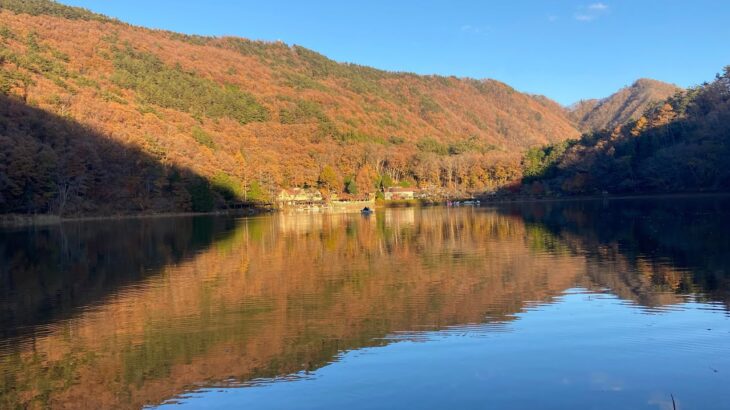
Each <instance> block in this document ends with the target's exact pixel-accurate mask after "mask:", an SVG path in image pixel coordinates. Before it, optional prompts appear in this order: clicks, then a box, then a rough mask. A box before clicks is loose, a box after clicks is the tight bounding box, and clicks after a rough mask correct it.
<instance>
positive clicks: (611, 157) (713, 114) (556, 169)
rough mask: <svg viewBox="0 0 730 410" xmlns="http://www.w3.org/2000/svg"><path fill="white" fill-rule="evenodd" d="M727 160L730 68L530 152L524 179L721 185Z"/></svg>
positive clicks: (591, 188)
mask: <svg viewBox="0 0 730 410" xmlns="http://www.w3.org/2000/svg"><path fill="white" fill-rule="evenodd" d="M728 161H730V66H728V67H726V68H725V70H724V72H723V73H722V74H720V75H718V76H717V78H716V79H715V80H714V81H712V82H711V83H706V84H703V85H701V86H698V87H695V88H691V89H689V90H686V91H678V92H677V93H675V94H674V95H673V96H672V97H670V98H668V99H667V100H666V101H664V102H663V103H661V104H658V105H656V106H653V107H651V108H650V109H648V110H647V111H645V112H644V114H643V115H642V116H640V117H639V118H638V119H636V120H634V121H630V122H628V123H626V124H624V125H621V126H617V127H615V128H613V129H607V130H603V131H598V132H593V133H588V134H585V135H583V137H582V138H581V139H580V140H575V141H566V142H562V143H559V144H552V145H548V146H545V147H542V148H533V149H531V150H529V151H528V152H527V154H526V155H525V157H524V158H523V170H524V173H525V178H524V180H523V182H524V183H525V189H526V190H528V191H530V192H532V193H535V194H543V193H545V192H546V191H548V192H552V193H563V194H590V193H599V192H604V193H650V192H697V191H726V190H728V189H730V169H728V167H727V164H728Z"/></svg>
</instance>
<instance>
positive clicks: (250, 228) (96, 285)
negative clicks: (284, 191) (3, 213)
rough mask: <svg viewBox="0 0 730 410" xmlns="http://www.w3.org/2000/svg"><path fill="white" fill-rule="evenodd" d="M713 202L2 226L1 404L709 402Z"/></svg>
mask: <svg viewBox="0 0 730 410" xmlns="http://www.w3.org/2000/svg"><path fill="white" fill-rule="evenodd" d="M728 227H730V199H728V198H727V197H715V198H694V199H692V198H688V199H677V198H672V199H662V200H622V201H617V200H616V201H584V202H565V203H542V204H523V205H509V206H500V207H494V208H459V209H447V208H427V209H399V210H383V211H379V212H377V213H376V214H374V215H372V216H369V217H364V216H362V215H359V214H335V215H333V214H313V215H309V214H295V215H287V214H276V215H270V216H263V217H254V218H227V217H226V218H223V217H198V218H161V219H157V220H153V219H141V220H127V221H103V222H100V221H96V222H85V223H69V224H63V225H61V226H56V227H47V228H36V229H28V230H13V231H5V232H2V233H0V408H16V407H20V408H23V407H30V408H44V407H53V408H89V409H92V408H139V407H142V406H151V407H157V406H160V407H162V408H166V407H167V406H170V407H176V408H177V407H183V408H186V407H189V408H252V409H258V408H261V409H283V408H302V409H307V408H311V409H321V408H351V409H370V408H386V409H390V408H392V409H399V408H408V407H410V408H445V407H449V406H455V408H475V409H477V408H479V409H481V408H500V409H522V408H541V409H564V408H593V409H617V408H621V409H671V408H672V401H671V400H672V399H671V397H672V395H673V396H674V397H675V399H676V402H677V407H678V408H683V409H725V408H728V407H727V399H726V397H725V390H726V386H727V385H730V316H729V315H728V306H730V293H729V292H728V291H729V290H730V233H728V229H727V228H728Z"/></svg>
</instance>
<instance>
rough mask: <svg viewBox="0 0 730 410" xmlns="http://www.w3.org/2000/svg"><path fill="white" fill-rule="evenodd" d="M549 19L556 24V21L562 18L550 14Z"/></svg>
mask: <svg viewBox="0 0 730 410" xmlns="http://www.w3.org/2000/svg"><path fill="white" fill-rule="evenodd" d="M547 19H548V21H549V22H551V23H555V22H556V21H558V20H560V17H558V16H556V15H554V14H548V16H547Z"/></svg>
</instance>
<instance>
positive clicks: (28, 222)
mask: <svg viewBox="0 0 730 410" xmlns="http://www.w3.org/2000/svg"><path fill="white" fill-rule="evenodd" d="M252 210H253V212H251V211H252ZM269 212H271V211H270V210H269V209H267V208H250V209H247V210H242V209H235V210H220V211H211V212H161V213H139V214H118V215H87V216H71V217H62V216H59V215H49V214H38V215H22V214H4V215H0V228H24V227H30V226H51V225H57V224H62V223H65V222H88V221H106V220H124V219H151V218H179V217H190V216H222V215H234V216H256V215H260V214H264V213H269Z"/></svg>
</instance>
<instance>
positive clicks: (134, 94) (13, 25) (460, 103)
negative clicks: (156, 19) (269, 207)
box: [0, 0, 581, 214]
mask: <svg viewBox="0 0 730 410" xmlns="http://www.w3.org/2000/svg"><path fill="white" fill-rule="evenodd" d="M0 16H2V20H1V21H2V23H0V51H1V54H0V94H5V95H7V96H9V97H10V98H12V99H14V101H15V102H14V103H13V104H14V105H15V106H16V107H21V105H23V104H25V105H27V106H28V107H27V108H22V107H21V108H18V109H19V110H20V112H25V113H32V114H29V116H28V117H26V118H25V119H24V121H28V122H29V123H31V124H32V123H33V121H36V120H37V118H36V117H38V116H39V115H40V114H33V113H38V112H39V111H38V110H40V111H45V112H48V113H50V114H52V115H48V116H46V115H40V116H41V117H42V118H43V120H44V121H47V122H50V123H47V124H45V125H44V127H47V128H55V127H57V126H56V124H53V122H63V123H65V122H67V121H72V122H74V123H76V124H77V125H78V127H81V128H83V129H90V130H93V133H86V134H85V135H89V136H94V137H93V138H87V139H85V140H84V141H85V142H84V144H82V145H83V146H76V145H74V144H76V142H75V141H74V140H71V139H68V138H66V139H63V138H62V139H61V140H63V141H66V142H65V143H60V142H58V141H55V142H54V140H53V139H46V138H45V137H44V136H43V135H40V134H38V133H33V132H30V131H28V126H21V127H18V126H15V125H17V124H15V123H16V122H17V121H18V119H17V118H14V117H13V115H12V112H10V111H9V112H6V113H5V114H3V116H2V118H0V121H2V123H4V124H6V125H5V127H4V131H3V128H0V131H2V132H3V133H4V134H5V135H2V133H0V135H2V136H3V137H4V138H5V140H6V141H7V142H6V144H7V145H6V147H10V146H17V147H21V148H22V149H10V148H5V149H3V151H4V152H3V154H4V155H5V157H6V162H7V163H13V161H19V163H25V162H27V161H31V162H32V161H37V160H38V159H39V158H38V157H37V155H38V154H37V153H38V152H47V153H49V155H50V154H52V155H50V157H52V158H54V160H53V161H55V162H54V163H53V166H52V168H51V169H49V170H47V172H46V173H45V174H43V175H40V174H38V172H39V170H37V169H33V168H28V169H25V168H23V171H22V172H18V171H17V170H15V172H14V173H13V174H12V175H11V176H6V177H5V178H4V179H2V180H0V212H4V213H7V212H20V213H25V212H33V213H49V212H60V211H59V208H60V207H59V202H60V200H61V197H62V196H63V195H65V194H64V192H66V193H69V192H70V193H71V194H72V195H71V197H70V198H64V201H63V202H64V206H63V207H61V208H63V210H64V213H66V214H109V213H130V212H135V213H136V212H170V211H191V210H192V211H206V210H212V209H214V208H216V207H226V206H228V205H229V204H230V203H231V202H239V201H248V202H250V201H254V202H269V201H272V200H274V199H275V196H276V194H277V192H278V190H279V189H281V188H286V187H317V188H319V189H320V190H322V191H323V192H324V193H325V194H326V195H327V196H329V195H335V194H336V195H339V196H341V197H345V198H361V197H365V196H368V195H375V194H377V193H378V192H380V191H381V190H382V189H383V188H386V187H388V186H393V185H406V186H417V187H419V188H421V189H423V190H424V192H427V193H428V195H431V196H434V197H443V196H460V195H470V194H471V193H475V192H485V191H492V190H495V189H497V188H499V187H502V186H505V185H506V184H509V183H511V182H513V181H516V180H519V178H520V177H521V176H522V168H521V155H522V152H523V151H524V150H526V149H528V148H531V147H535V146H544V145H549V144H554V143H559V142H562V141H565V140H569V139H575V138H578V137H579V136H580V134H581V132H580V131H579V130H578V128H577V126H576V120H575V118H573V116H572V114H571V113H570V112H569V111H568V110H566V109H565V108H564V107H562V106H561V105H559V104H558V103H556V102H555V101H553V100H550V99H549V98H547V97H545V96H539V95H531V94H527V93H522V92H519V91H517V90H515V89H514V88H512V87H510V86H509V85H507V84H505V83H502V82H499V81H496V80H490V79H484V80H475V79H470V78H457V77H453V76H452V77H445V76H433V75H431V76H424V75H417V74H413V73H405V72H392V71H386V70H380V69H376V68H371V67H367V66H362V65H357V64H352V63H338V62H335V61H333V60H331V59H329V58H327V57H325V56H324V55H322V54H320V53H317V52H315V51H312V50H309V49H306V48H304V47H301V46H298V45H291V46H290V45H287V44H284V43H282V42H266V41H255V40H247V39H243V38H238V37H230V36H226V37H205V36H197V35H187V34H180V33H174V32H170V31H165V30H155V29H148V28H144V27H136V26H132V25H129V24H126V23H124V22H120V21H118V20H114V19H110V18H108V17H105V16H102V15H99V14H96V13H92V12H89V11H88V10H84V9H80V8H75V7H68V6H63V5H61V4H59V3H55V2H53V1H50V0H31V1H19V0H0ZM11 111H12V110H11ZM34 118H36V119H35V120H34ZM0 125H2V124H0ZM26 125H27V124H26ZM63 127H65V125H64V126H62V127H61V128H63ZM64 138H65V137H64ZM95 139H96V140H99V141H100V142H98V143H97V142H95ZM107 140H108V141H113V142H114V143H115V145H114V146H118V147H121V148H119V149H118V150H114V151H115V152H117V154H115V155H122V154H120V153H122V152H128V153H130V152H133V153H138V154H139V155H138V156H139V158H137V159H134V160H132V158H131V157H129V154H125V155H127V157H124V158H126V161H127V162H129V161H132V162H133V163H132V164H129V163H124V161H123V160H124V158H121V159H120V158H116V157H109V156H108V152H109V149H108V148H103V147H107V146H108V144H106V143H104V142H103V141H107ZM64 144H65V145H64ZM122 148H123V149H122ZM80 152H84V154H83V155H81V154H80ZM32 153H35V154H32ZM23 155H25V156H28V155H30V156H31V157H32V158H30V160H29V159H28V158H24V157H19V156H23ZM34 155H35V157H33V156H34ZM135 155H136V154H135ZM98 158H107V160H108V161H106V162H110V163H115V164H117V167H118V169H124V170H125V173H126V174H125V176H124V178H121V179H114V178H112V179H104V178H100V177H98V176H97V177H94V175H96V174H95V173H101V174H105V173H104V172H101V171H99V170H98V169H97V168H98V167H99V166H100V165H99V161H98ZM140 158H142V159H140ZM135 161H137V162H138V161H141V163H143V164H148V165H145V166H142V167H135V166H134V163H136V162H135ZM151 161H152V162H155V161H156V164H153V163H152V162H151ZM102 162H105V161H102ZM0 171H3V172H5V174H6V175H10V174H8V172H9V170H8V169H4V170H3V169H0ZM101 181H104V183H106V184H107V185H109V184H111V186H106V185H103V183H102V182H101ZM140 181H141V183H143V186H144V188H138V187H136V185H135V184H138V183H140ZM130 186H135V188H131V187H130ZM68 187H70V188H68ZM93 192H115V193H117V194H115V195H117V196H115V200H114V201H111V200H110V197H108V196H107V197H104V196H94V195H93V194H91V193H93ZM120 192H121V194H120Z"/></svg>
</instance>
